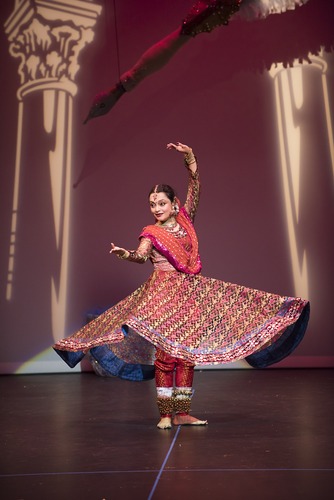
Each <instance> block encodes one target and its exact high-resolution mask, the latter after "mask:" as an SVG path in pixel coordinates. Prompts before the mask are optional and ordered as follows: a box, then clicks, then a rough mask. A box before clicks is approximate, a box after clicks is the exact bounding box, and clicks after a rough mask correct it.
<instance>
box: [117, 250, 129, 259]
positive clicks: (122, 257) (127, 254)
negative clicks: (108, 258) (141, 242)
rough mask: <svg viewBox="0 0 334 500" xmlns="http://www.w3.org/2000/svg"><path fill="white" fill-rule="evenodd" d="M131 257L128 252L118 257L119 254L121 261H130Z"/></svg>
mask: <svg viewBox="0 0 334 500" xmlns="http://www.w3.org/2000/svg"><path fill="white" fill-rule="evenodd" d="M129 256H130V252H128V251H127V250H125V252H124V253H123V254H122V255H118V254H117V257H118V258H119V259H121V260H126V259H128V258H129Z"/></svg>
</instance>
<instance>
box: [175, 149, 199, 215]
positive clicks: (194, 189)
mask: <svg viewBox="0 0 334 500" xmlns="http://www.w3.org/2000/svg"><path fill="white" fill-rule="evenodd" d="M167 149H175V150H176V151H179V152H180V153H183V154H184V163H185V166H186V168H187V170H188V172H189V181H188V191H187V198H186V202H185V204H184V208H185V210H186V211H187V213H188V215H189V217H190V218H191V220H194V218H195V214H196V211H197V208H198V204H199V198H200V180H199V172H198V165H197V160H196V156H195V155H194V153H193V150H192V148H191V147H189V146H186V145H185V144H181V143H180V142H177V143H176V144H174V143H172V142H170V143H169V144H167Z"/></svg>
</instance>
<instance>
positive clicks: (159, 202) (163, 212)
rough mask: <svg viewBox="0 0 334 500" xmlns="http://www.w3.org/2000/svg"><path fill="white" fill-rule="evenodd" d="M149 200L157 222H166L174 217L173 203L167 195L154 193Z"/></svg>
mask: <svg viewBox="0 0 334 500" xmlns="http://www.w3.org/2000/svg"><path fill="white" fill-rule="evenodd" d="M149 200H150V209H151V212H152V214H153V215H154V217H155V219H156V220H157V221H159V222H162V223H163V222H166V221H167V220H168V219H169V218H170V217H171V215H173V213H174V209H173V207H172V202H171V201H170V199H169V198H168V197H167V196H166V194H165V193H152V194H151V195H150V198H149Z"/></svg>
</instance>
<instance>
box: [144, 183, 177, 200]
mask: <svg viewBox="0 0 334 500" xmlns="http://www.w3.org/2000/svg"><path fill="white" fill-rule="evenodd" d="M152 193H165V195H166V196H167V198H168V199H169V200H170V201H171V202H173V201H174V199H175V198H176V193H175V191H174V189H173V188H172V187H170V186H168V184H156V185H155V186H153V188H152V189H151V191H150V192H149V194H148V197H150V196H151V194H152Z"/></svg>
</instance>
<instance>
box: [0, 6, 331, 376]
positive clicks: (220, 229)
mask: <svg viewBox="0 0 334 500" xmlns="http://www.w3.org/2000/svg"><path fill="white" fill-rule="evenodd" d="M14 3H15V2H14V1H10V0H3V1H2V2H1V6H0V16H1V26H3V25H4V23H5V21H6V20H7V19H8V18H9V16H10V14H11V13H12V11H13V9H14ZM95 3H96V4H98V3H99V2H97V1H96V2H95ZM100 4H101V5H102V12H101V14H100V15H99V17H98V20H97V23H96V26H95V27H94V33H95V38H94V40H93V41H92V42H91V43H90V44H89V45H88V46H87V47H85V48H84V49H83V50H82V53H81V54H80V57H79V64H80V69H79V71H78V73H77V76H76V84H77V86H78V93H77V95H76V96H75V97H74V99H73V126H72V155H71V176H72V179H71V186H72V187H71V190H70V233H69V235H70V240H69V246H68V259H69V260H68V262H69V264H68V273H67V275H68V280H67V289H66V290H67V294H66V306H65V309H66V314H65V326H64V331H59V332H57V335H58V338H60V337H63V336H66V335H68V334H70V333H72V332H73V331H74V330H76V329H78V328H79V327H80V326H82V325H83V323H84V322H85V318H86V314H87V312H88V311H90V310H94V309H95V308H99V307H100V308H105V307H107V306H109V305H112V304H114V303H116V302H117V301H119V300H120V299H121V298H123V297H124V296H125V295H127V294H128V293H130V292H131V291H133V290H134V289H135V288H136V287H137V286H139V285H140V284H141V283H142V282H143V281H144V280H145V279H146V278H147V277H148V275H149V273H150V272H151V265H150V264H149V263H147V264H146V265H144V266H136V265H134V264H132V265H131V264H130V263H127V262H122V261H120V260H118V259H116V258H113V257H112V256H110V255H109V246H110V242H111V241H113V242H115V243H116V244H119V245H121V246H125V247H127V248H135V247H136V245H137V236H138V234H139V233H140V231H141V228H142V227H143V226H144V225H146V224H147V223H150V222H151V216H150V213H149V210H148V204H147V193H148V191H149V189H150V188H151V186H152V185H154V184H156V183H160V182H162V183H168V184H171V185H172V186H174V187H175V188H176V190H177V192H178V194H179V197H180V198H181V199H184V195H185V189H186V179H187V175H186V171H185V169H184V167H183V164H182V158H181V157H179V156H178V155H177V154H176V153H175V152H167V151H166V149H165V145H166V143H167V142H169V141H178V140H179V141H181V142H185V143H187V144H189V145H191V146H192V147H193V148H194V151H195V153H196V154H197V156H198V160H199V165H200V171H201V178H202V185H203V190H202V199H201V204H200V210H199V213H198V216H197V219H196V227H197V231H198V235H199V239H200V253H201V257H202V261H203V274H205V275H208V276H212V277H216V278H219V279H222V280H225V281H231V282H235V283H240V284H245V285H247V286H250V287H253V288H258V289H263V290H267V291H272V292H276V293H279V294H282V295H295V294H296V288H295V282H294V277H293V269H292V263H291V246H290V240H289V234H288V231H287V218H286V201H285V200H284V197H283V180H282V175H281V155H280V144H279V135H278V132H279V130H278V125H277V106H276V101H275V86H274V79H273V77H272V76H270V74H269V73H268V71H267V70H266V68H268V69H269V68H270V67H271V64H272V63H279V62H281V61H283V62H285V63H286V62H287V61H293V60H294V59H295V58H298V57H299V56H305V55H307V53H308V52H313V54H316V52H317V51H318V50H319V49H320V46H322V45H324V46H326V47H327V49H328V50H327V51H325V52H324V53H323V56H322V60H323V61H325V63H326V64H327V65H328V69H327V72H326V74H325V76H324V77H323V76H322V73H321V71H318V70H317V69H314V70H313V69H312V68H311V67H309V68H308V69H307V70H305V71H306V72H307V75H309V76H307V78H308V80H307V82H308V86H307V85H306V83H305V82H306V77H305V79H304V80H303V102H302V107H301V108H299V109H298V113H296V114H295V116H294V120H295V124H296V126H297V125H298V127H300V130H301V133H302V139H303V141H302V143H301V144H302V148H301V151H300V154H301V159H300V166H301V173H300V181H299V186H298V190H299V191H298V192H299V195H298V196H299V198H298V200H299V201H298V207H299V216H298V223H296V225H295V230H296V235H297V240H298V244H297V254H298V256H299V258H300V262H302V258H303V254H304V252H305V251H306V254H307V286H308V297H305V298H308V299H309V300H310V301H311V320H310V325H309V329H308V332H307V334H306V336H305V338H304V341H303V342H302V344H301V345H300V346H299V347H298V349H297V350H296V351H295V353H294V354H293V355H292V356H291V357H290V358H288V359H287V360H286V361H285V362H284V363H282V364H281V366H333V365H334V362H333V360H334V345H333V344H334V343H333V339H332V324H331V319H330V311H331V307H332V302H333V297H334V293H333V292H334V290H333V278H334V273H333V270H334V269H333V268H334V265H333V255H334V231H333V157H332V156H331V153H332V154H333V136H331V137H330V136H329V135H328V123H329V122H328V113H330V112H333V102H334V101H333V100H334V95H333V89H334V85H333V84H334V56H333V52H332V51H331V46H332V41H333V36H332V35H333V33H332V32H333V29H332V27H333V20H334V17H333V5H332V1H331V0H310V1H309V3H308V4H307V5H305V6H304V7H302V8H300V9H297V10H296V11H294V12H289V13H287V14H284V15H272V16H270V17H269V18H268V19H266V20H265V21H256V22H253V23H246V22H241V21H234V22H232V23H231V24H230V25H229V26H228V27H224V28H219V29H217V30H215V31H214V32H212V33H211V34H203V35H200V36H198V37H196V38H194V39H192V40H191V41H190V42H189V43H188V44H187V45H186V46H184V47H183V48H182V49H181V50H180V51H179V52H178V53H177V54H176V55H175V57H174V58H173V59H172V60H171V61H170V62H169V64H168V65H167V66H165V67H164V68H163V69H162V70H161V71H159V72H157V73H155V74H154V75H152V76H150V77H149V78H147V79H146V80H144V81H143V82H142V83H141V84H140V85H139V86H138V87H137V88H136V89H134V90H133V91H132V92H131V93H127V94H125V95H124V96H123V97H122V99H121V100H120V101H119V102H118V103H117V105H116V106H115V107H114V109H113V110H112V111H111V112H110V113H109V114H107V115H106V116H104V117H101V118H98V119H96V120H93V121H91V122H89V123H88V124H87V125H85V126H83V125H82V121H83V119H84V118H85V116H86V114H87V112H88V109H89V107H90V104H91V101H92V98H93V96H94V95H95V94H96V93H97V92H99V91H100V90H103V89H106V88H108V87H110V86H112V85H113V84H114V83H115V82H117V80H118V78H119V74H118V60H119V64H120V72H121V73H122V72H124V71H126V70H127V69H129V68H130V67H131V66H132V65H133V64H134V63H135V62H136V61H137V59H138V58H139V57H140V55H141V54H142V53H143V52H144V51H145V50H146V49H147V48H148V47H149V46H150V45H152V44H154V43H156V42H157V41H158V40H159V39H160V38H162V37H164V36H165V35H167V34H168V33H170V32H171V31H173V30H174V29H176V28H177V26H178V25H179V23H180V21H181V20H182V18H183V17H184V15H185V14H186V12H187V11H188V10H189V8H190V7H191V5H192V1H191V0H190V1H189V0H178V1H177V2H176V1H175V2H171V1H170V0H160V1H159V2H156V1H154V0H145V1H144V0H142V1H141V2H138V1H135V0H122V1H120V0H117V1H116V2H115V5H116V21H117V23H116V25H117V36H116V32H115V17H114V2H111V1H110V2H109V1H104V2H100ZM116 42H117V43H116ZM8 45H9V44H8V40H7V37H6V35H5V33H4V30H3V29H2V30H1V44H0V50H1V61H2V64H1V66H2V71H1V76H0V79H1V80H0V85H1V96H2V118H1V123H2V126H1V130H2V134H1V137H0V141H1V146H0V154H1V171H0V177H1V178H0V186H1V198H0V209H1V220H0V222H1V242H2V244H1V248H0V252H1V253H0V304H1V311H0V317H1V339H2V346H1V350H0V369H1V372H2V373H12V372H15V371H20V370H21V371H24V369H23V370H22V365H24V366H25V367H27V366H28V365H29V364H31V365H32V366H33V370H34V371H43V370H51V371H52V370H55V371H57V370H58V368H59V366H58V365H55V364H54V363H55V362H56V361H55V359H54V357H55V356H56V355H54V357H53V354H52V353H49V354H45V356H46V357H44V358H40V360H41V359H43V360H44V361H43V363H42V362H41V363H40V364H38V355H40V354H41V353H43V352H44V351H45V350H47V349H48V348H49V347H50V345H52V343H53V341H54V330H53V327H52V314H55V313H54V312H52V310H51V306H50V296H51V291H50V290H51V278H53V279H54V280H55V282H56V284H57V283H58V281H59V280H60V278H59V266H60V253H59V249H58V248H57V245H56V241H55V236H54V231H53V217H54V216H53V212H52V203H51V187H50V175H49V170H48V158H49V156H48V151H49V150H50V149H52V147H53V144H52V140H53V139H52V137H47V138H46V139H43V138H42V137H43V124H42V115H43V108H42V104H43V103H42V99H41V95H40V94H38V93H32V94H30V95H29V96H27V98H26V100H25V103H24V105H25V112H24V118H23V130H24V134H23V142H22V158H21V171H20V172H21V173H20V196H19V205H18V218H17V231H16V240H15V267H14V272H13V273H12V295H11V298H10V300H8V299H6V286H7V284H8V283H7V281H8V262H9V260H8V259H9V249H10V244H11V242H10V235H11V223H12V218H11V217H12V215H11V213H12V206H13V190H14V166H15V154H16V148H17V145H16V137H17V126H18V101H17V97H16V92H17V89H18V88H19V86H20V80H19V76H18V66H19V61H18V60H17V59H14V58H13V57H11V55H10V54H9V52H8ZM117 46H118V52H117V50H116V48H117ZM312 64H313V63H312ZM312 67H313V66H312ZM303 71H304V70H303ZM322 78H325V79H326V82H327V85H328V92H329V93H328V98H329V102H328V104H329V106H328V107H327V108H326V109H325V104H324V97H323V94H322V89H323V87H322V86H321V82H322ZM328 110H329V111H328ZM326 113H327V114H326ZM326 117H327V118H326ZM326 120H327V121H326ZM330 123H332V124H333V117H332V116H330ZM41 138H42V139H41ZM331 148H332V149H331ZM36 356H37V358H36ZM32 360H35V361H34V362H33V361H32ZM59 364H60V361H59ZM20 367H21V368H20ZM48 367H49V368H48ZM59 369H60V368H59Z"/></svg>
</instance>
